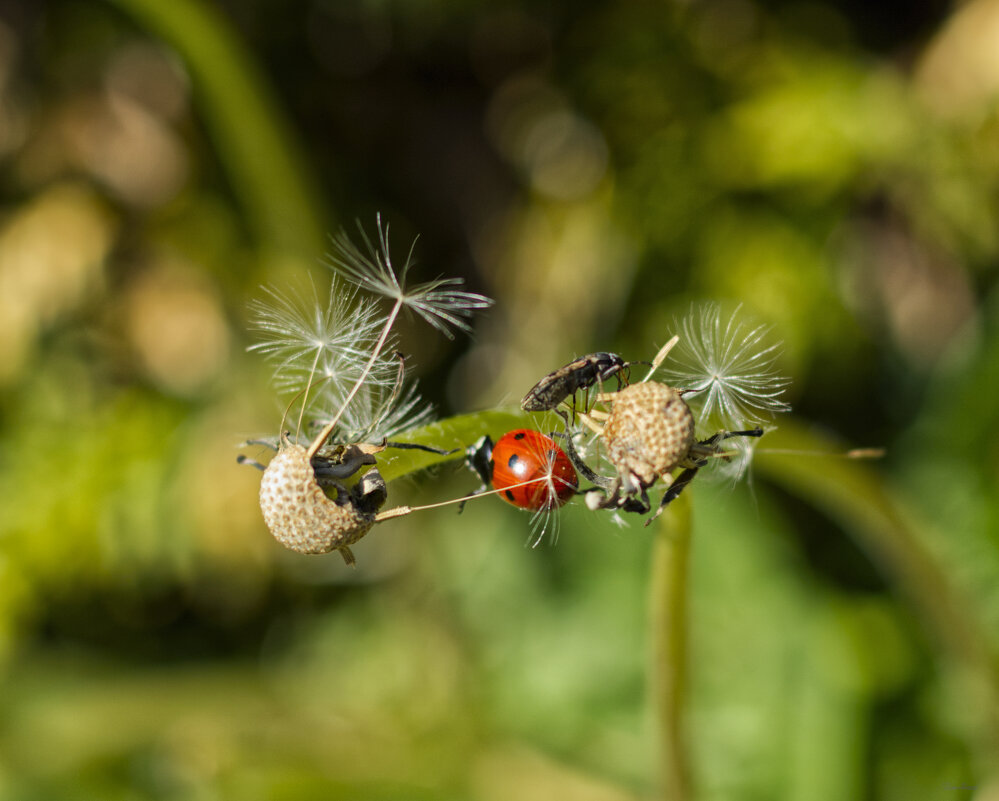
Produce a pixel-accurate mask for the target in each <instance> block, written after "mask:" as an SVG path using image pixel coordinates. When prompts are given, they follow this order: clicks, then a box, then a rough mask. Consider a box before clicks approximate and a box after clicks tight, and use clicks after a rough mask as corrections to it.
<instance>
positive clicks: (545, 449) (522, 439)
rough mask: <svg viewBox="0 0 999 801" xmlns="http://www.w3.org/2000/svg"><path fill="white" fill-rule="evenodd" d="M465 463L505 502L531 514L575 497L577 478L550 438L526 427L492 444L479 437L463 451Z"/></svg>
mask: <svg viewBox="0 0 999 801" xmlns="http://www.w3.org/2000/svg"><path fill="white" fill-rule="evenodd" d="M465 462H466V464H467V465H468V466H469V467H470V468H471V469H472V470H474V471H475V472H476V473H477V474H478V475H479V477H480V478H481V479H482V483H483V486H482V488H481V489H479V490H476V491H475V492H473V493H472V494H473V495H477V494H480V493H482V492H484V491H485V490H486V487H488V486H490V485H491V486H492V487H493V488H495V489H497V490H501V492H499V493H498V494H499V496H500V497H501V498H503V500H505V501H506V502H507V503H511V504H513V505H514V506H516V507H517V508H519V509H528V510H531V511H539V510H551V509H557V508H558V507H560V506H562V505H564V504H565V503H567V502H568V501H569V499H570V498H572V496H573V495H575V494H576V491H577V489H578V487H579V478H578V476H577V475H576V470H575V468H574V467H573V466H572V462H570V461H569V457H568V456H566V455H565V452H564V451H563V450H562V449H561V448H560V447H559V446H558V445H557V444H556V443H555V440H553V439H552V438H551V437H548V436H545V435H544V434H542V433H540V432H538V431H533V430H531V429H526V428H518V429H516V430H514V431H508V432H507V433H506V434H504V435H503V436H502V437H500V438H499V441H498V442H497V443H496V444H495V445H494V444H493V441H492V439H490V437H488V436H485V437H482V439H480V440H479V441H478V442H476V443H475V444H474V445H472V446H470V447H469V448H468V449H467V450H466V452H465Z"/></svg>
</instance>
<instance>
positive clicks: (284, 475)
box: [260, 439, 384, 564]
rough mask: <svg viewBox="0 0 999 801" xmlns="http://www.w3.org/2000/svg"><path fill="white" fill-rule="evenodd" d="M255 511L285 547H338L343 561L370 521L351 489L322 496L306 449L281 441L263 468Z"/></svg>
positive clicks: (321, 550)
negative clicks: (257, 509)
mask: <svg viewBox="0 0 999 801" xmlns="http://www.w3.org/2000/svg"><path fill="white" fill-rule="evenodd" d="M382 502H384V498H383V499H382ZM260 509H261V511H262V512H263V515H264V522H265V523H266V524H267V528H268V529H270V531H271V533H272V534H273V535H274V538H275V539H276V540H277V541H278V542H280V543H281V544H282V545H284V546H285V547H286V548H290V549H291V550H293V551H297V552H298V553H308V554H318V553H329V552H330V551H337V550H338V551H340V553H341V555H342V556H343V558H344V561H345V562H346V563H347V564H353V562H354V558H353V554H351V552H350V549H349V547H348V546H350V545H352V544H353V543H355V542H357V541H358V540H359V539H361V537H363V536H364V535H365V534H367V533H368V531H369V530H370V529H371V527H372V526H373V525H374V523H375V515H374V512H373V511H362V510H361V509H360V508H358V504H357V502H356V499H355V498H354V496H353V495H352V494H351V493H346V492H343V491H341V490H338V491H337V500H336V501H333V500H331V499H330V498H327V497H326V494H325V493H324V492H323V489H322V487H320V486H319V482H318V481H317V480H316V474H315V471H314V469H313V467H312V463H311V462H310V460H309V457H308V453H307V451H306V449H305V448H304V447H303V446H301V445H297V444H292V443H291V442H289V441H288V440H287V439H284V440H283V441H282V443H281V449H280V450H279V451H278V452H277V454H276V455H275V456H274V458H273V459H271V462H270V464H269V465H267V469H266V470H264V476H263V478H262V479H261V481H260Z"/></svg>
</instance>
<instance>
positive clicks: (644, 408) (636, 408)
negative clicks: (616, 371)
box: [603, 381, 694, 487]
mask: <svg viewBox="0 0 999 801" xmlns="http://www.w3.org/2000/svg"><path fill="white" fill-rule="evenodd" d="M613 404H614V405H613V408H612V409H611V412H610V416H609V417H608V418H607V422H606V423H605V424H604V429H603V440H604V442H605V443H606V445H607V457H608V459H610V462H611V464H613V465H614V467H615V468H616V469H617V472H618V475H620V476H622V477H625V476H628V475H634V476H635V477H636V478H637V479H638V480H639V481H640V482H641V484H642V486H644V487H651V486H652V485H653V484H654V483H655V482H656V479H658V478H659V477H660V476H662V475H664V474H665V473H668V472H669V471H670V470H672V469H673V468H674V467H676V466H677V465H678V464H680V463H681V462H682V461H683V460H685V459H686V458H687V455H688V454H689V453H690V448H691V446H692V445H693V444H694V416H693V415H692V414H691V413H690V409H689V408H688V407H687V404H686V403H684V400H683V398H681V397H680V393H679V392H677V391H676V390H675V389H673V388H672V387H668V386H666V385H665V384H660V383H657V382H654V381H649V382H646V383H642V384H632V385H631V386H628V387H625V388H624V389H622V390H621V391H620V392H615V393H614V395H613Z"/></svg>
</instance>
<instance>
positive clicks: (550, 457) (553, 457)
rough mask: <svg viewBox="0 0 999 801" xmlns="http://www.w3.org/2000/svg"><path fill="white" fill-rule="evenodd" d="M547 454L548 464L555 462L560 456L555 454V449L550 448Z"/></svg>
mask: <svg viewBox="0 0 999 801" xmlns="http://www.w3.org/2000/svg"><path fill="white" fill-rule="evenodd" d="M546 456H547V457H548V464H555V460H556V459H557V458H558V457H557V456H556V455H555V450H554V449H551V450H549V451H548V453H547V454H546Z"/></svg>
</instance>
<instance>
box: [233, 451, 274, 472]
mask: <svg viewBox="0 0 999 801" xmlns="http://www.w3.org/2000/svg"><path fill="white" fill-rule="evenodd" d="M236 462H237V463H239V464H248V465H250V467H255V468H257V470H260V471H263V470H266V469H267V468H266V467H264V466H263V465H262V464H260V462H258V461H257V460H256V459H251V458H250V457H249V456H243V454H239V456H237V457H236Z"/></svg>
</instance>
